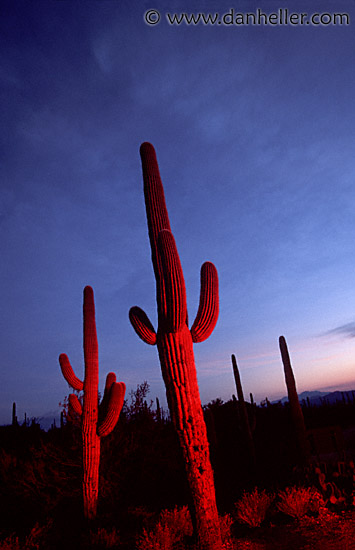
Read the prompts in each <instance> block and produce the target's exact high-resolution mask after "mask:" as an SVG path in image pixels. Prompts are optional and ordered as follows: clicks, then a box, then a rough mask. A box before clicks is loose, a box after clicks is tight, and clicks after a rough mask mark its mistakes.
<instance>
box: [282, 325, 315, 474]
mask: <svg viewBox="0 0 355 550" xmlns="http://www.w3.org/2000/svg"><path fill="white" fill-rule="evenodd" d="M279 345H280V351H281V358H282V362H283V366H284V373H285V381H286V387H287V395H288V401H289V404H290V410H291V416H292V421H293V426H294V430H295V435H296V440H297V448H298V462H300V464H301V465H303V464H305V463H307V461H308V459H309V455H310V452H309V445H308V441H307V433H306V426H305V423H304V417H303V412H302V409H301V405H300V402H299V399H298V393H297V388H296V381H295V377H294V374H293V370H292V366H291V360H290V356H289V353H288V349H287V344H286V340H285V338H284V336H280V338H279Z"/></svg>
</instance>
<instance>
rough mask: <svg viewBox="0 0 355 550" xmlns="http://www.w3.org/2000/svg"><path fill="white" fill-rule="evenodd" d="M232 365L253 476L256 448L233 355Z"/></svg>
mask: <svg viewBox="0 0 355 550" xmlns="http://www.w3.org/2000/svg"><path fill="white" fill-rule="evenodd" d="M232 365H233V373H234V379H235V385H236V388H237V394H238V404H239V407H240V416H241V419H240V420H241V425H242V430H243V432H244V437H245V443H246V446H247V449H248V454H249V458H250V470H251V473H252V474H255V469H256V457H255V446H254V441H253V436H252V432H251V428H250V423H249V416H248V412H247V408H246V404H245V400H244V394H243V388H242V382H241V380H240V374H239V369H238V365H237V360H236V358H235V355H232Z"/></svg>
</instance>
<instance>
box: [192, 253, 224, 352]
mask: <svg viewBox="0 0 355 550" xmlns="http://www.w3.org/2000/svg"><path fill="white" fill-rule="evenodd" d="M218 312H219V303H218V274H217V269H216V268H215V266H214V265H213V264H212V263H211V262H205V263H204V264H203V265H202V267H201V291H200V304H199V308H198V311H197V315H196V319H195V321H194V323H193V325H192V327H191V336H192V341H193V342H195V343H197V342H203V341H204V340H206V339H207V338H208V337H209V336H210V335H211V333H212V331H213V329H214V327H215V326H216V323H217V319H218Z"/></svg>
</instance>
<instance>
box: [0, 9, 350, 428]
mask: <svg viewBox="0 0 355 550" xmlns="http://www.w3.org/2000/svg"><path fill="white" fill-rule="evenodd" d="M257 8H259V9H262V10H263V12H264V13H267V14H270V13H273V12H274V13H276V12H278V10H279V9H280V8H284V9H286V8H287V9H288V10H289V12H290V13H292V12H295V13H301V12H307V13H308V14H312V13H316V12H318V13H322V12H323V13H328V14H332V13H334V12H337V13H339V12H342V13H347V14H348V15H349V25H340V24H339V23H338V24H336V25H331V24H325V25H314V24H308V25H306V24H305V25H300V24H298V25H290V24H289V25H285V24H284V25H281V24H277V25H272V24H266V25H265V24H264V25H252V24H249V25H236V24H233V25H232V24H223V23H221V24H219V25H218V24H217V25H211V24H210V25H204V24H201V23H199V24H197V25H188V24H186V22H185V23H181V24H180V25H177V24H175V25H172V24H169V20H168V18H167V15H166V14H167V13H169V14H170V15H171V14H174V13H177V14H181V13H183V12H187V13H196V14H197V13H205V14H207V13H212V14H214V13H216V12H217V11H218V12H219V15H220V16H222V15H223V14H227V13H230V12H231V2H225V3H224V2H212V1H209V0H208V1H201V2H196V1H195V0H189V2H187V1H186V0H184V1H182V0H177V1H174V2H166V1H164V2H162V1H160V0H154V2H151V1H150V0H149V1H148V0H147V1H140V0H138V1H135V2H128V1H118V0H85V1H77V0H11V1H9V0H3V1H2V2H1V12H0V41H1V47H0V67H1V68H0V78H1V92H0V93H1V105H2V109H1V115H0V116H1V128H2V132H1V142H0V143H1V145H0V146H1V163H0V170H1V178H0V181H1V193H0V221H1V239H0V254H1V264H0V284H1V306H2V307H1V327H0V345H1V356H2V357H1V366H0V424H7V423H10V422H11V412H12V403H13V402H14V401H15V402H16V404H17V415H18V417H19V420H20V421H21V420H22V419H23V417H24V413H25V412H26V414H27V417H36V418H41V417H43V416H46V415H49V416H50V415H54V414H55V413H56V411H58V410H59V405H58V404H59V402H62V401H63V399H64V397H65V396H66V395H68V393H69V388H68V385H67V383H66V382H65V380H64V378H63V377H62V374H61V371H60V367H59V362H58V356H59V354H60V353H66V354H67V355H68V356H69V358H70V360H71V363H72V365H73V368H74V370H75V372H76V374H77V376H78V377H79V378H81V377H82V376H83V370H84V359H83V349H82V301H83V289H84V287H85V286H86V285H91V286H92V287H93V289H94V293H95V303H96V322H97V332H98V340H99V354H100V390H101V391H102V389H103V385H104V380H105V376H106V374H107V373H108V372H109V371H114V372H116V374H117V378H118V380H121V381H124V382H125V383H126V385H127V396H129V393H130V391H132V390H135V389H136V387H137V385H138V384H141V383H142V382H143V381H145V380H146V381H147V382H148V383H149V385H150V394H149V397H150V398H151V399H153V400H155V398H156V397H159V399H160V402H161V404H162V405H163V406H166V400H165V388H164V384H163V381H162V377H161V371H160V366H159V360H158V355H157V350H156V348H153V347H152V346H148V345H146V344H144V343H143V342H142V341H141V340H140V339H139V338H138V337H137V335H136V333H135V332H134V330H133V328H132V327H131V325H130V323H129V319H128V311H129V309H130V307H131V306H134V305H138V306H140V307H142V308H143V309H144V310H145V311H146V312H147V314H148V315H149V317H150V319H151V320H152V322H153V324H154V325H155V327H156V321H157V314H156V301H155V279H154V275H153V268H152V264H151V259H150V247H149V241H148V231H147V222H146V215H145V207H144V198H143V181H142V171H141V162H140V157H139V146H140V144H141V143H142V142H144V141H149V142H151V143H152V144H153V145H154V147H155V149H156V152H157V157H158V162H159V166H160V172H161V176H162V181H163V184H164V189H165V195H166V202H167V207H168V211H169V216H170V222H171V227H172V231H173V233H174V236H175V239H176V243H177V247H178V251H179V254H180V259H181V263H182V267H183V270H184V276H185V282H186V289H187V300H188V310H189V319H190V320H191V323H192V321H193V319H194V317H195V314H196V312H197V308H198V301H199V284H200V274H199V273H200V266H201V265H202V263H203V262H205V261H212V262H213V263H214V264H215V265H216V267H217V270H218V274H219V281H220V315H219V320H218V323H217V326H216V328H215V330H214V332H213V333H212V335H211V336H210V338H209V339H208V340H207V341H205V342H203V343H201V344H196V345H194V352H195V360H196V368H197V374H198V380H199V387H200V393H201V401H202V403H203V404H206V403H208V402H209V401H211V400H213V399H216V398H221V399H223V400H224V401H227V400H229V399H230V398H231V396H232V394H233V393H236V389H235V384H234V379H233V372H232V366H231V360H230V356H231V354H232V353H234V354H235V355H236V357H237V361H238V365H239V370H240V375H241V379H242V383H243V388H244V394H245V395H246V397H248V396H249V393H250V392H252V393H253V395H254V399H255V400H256V401H257V402H259V401H260V400H262V399H265V397H268V398H269V399H277V398H281V397H283V396H284V395H285V394H286V387H285V381H284V376H283V368H282V363H281V357H280V352H279V347H278V338H279V336H280V335H284V336H285V338H286V340H287V343H288V347H289V352H290V356H291V361H292V365H293V369H294V374H295V377H296V382H297V388H298V390H299V392H301V391H304V390H316V389H317V390H327V389H329V390H331V389H355V215H354V214H355V185H354V174H355V160H354V159H355V155H354V143H355V141H354V128H355V102H354V97H355V2H354V1H353V0H337V1H336V2H335V1H331V0H322V1H316V0H311V1H309V0H307V1H302V0H298V1H293V0H283V1H282V2H281V1H280V0H279V1H278V2H274V1H273V0H264V1H263V0H258V1H254V0H243V1H238V2H235V3H234V8H233V9H234V11H235V13H236V12H238V13H239V12H240V13H245V12H255V11H256V9H257ZM152 9H154V10H157V11H159V13H160V16H161V18H160V21H159V22H158V23H156V24H147V22H146V21H145V19H144V14H145V13H146V12H147V11H148V10H152ZM154 18H155V20H156V19H157V15H154V14H153V19H154ZM227 19H228V20H230V18H227ZM225 20H226V19H225ZM324 20H325V21H328V19H327V17H325V18H324Z"/></svg>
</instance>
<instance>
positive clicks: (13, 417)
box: [12, 401, 18, 426]
mask: <svg viewBox="0 0 355 550" xmlns="http://www.w3.org/2000/svg"><path fill="white" fill-rule="evenodd" d="M12 425H13V426H18V422H17V416H16V403H15V401H14V402H13V403H12Z"/></svg>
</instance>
